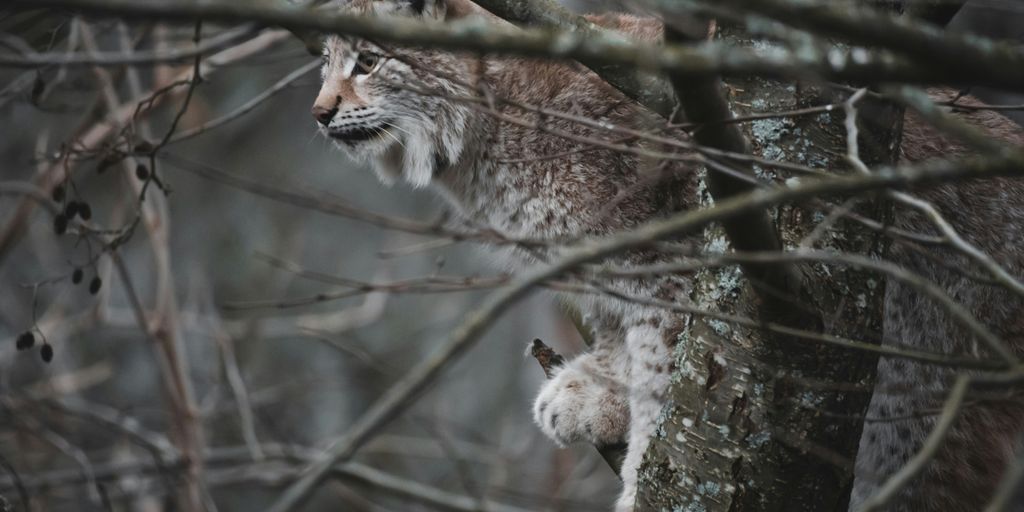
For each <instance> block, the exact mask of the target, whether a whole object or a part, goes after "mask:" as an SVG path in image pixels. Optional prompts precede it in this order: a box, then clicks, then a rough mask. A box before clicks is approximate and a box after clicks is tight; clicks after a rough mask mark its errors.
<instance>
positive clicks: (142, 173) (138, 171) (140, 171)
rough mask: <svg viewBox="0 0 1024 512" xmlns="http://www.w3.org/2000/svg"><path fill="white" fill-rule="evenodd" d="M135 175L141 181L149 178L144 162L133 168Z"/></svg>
mask: <svg viewBox="0 0 1024 512" xmlns="http://www.w3.org/2000/svg"><path fill="white" fill-rule="evenodd" d="M135 177H136V178H138V179H140V180H142V181H146V180H147V179H149V168H147V167H146V164H139V166H138V167H136V168H135Z"/></svg>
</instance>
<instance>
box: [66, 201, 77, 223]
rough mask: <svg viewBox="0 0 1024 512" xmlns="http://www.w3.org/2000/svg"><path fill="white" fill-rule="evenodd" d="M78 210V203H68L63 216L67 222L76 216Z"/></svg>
mask: <svg viewBox="0 0 1024 512" xmlns="http://www.w3.org/2000/svg"><path fill="white" fill-rule="evenodd" d="M78 209H79V206H78V201H68V204H67V205H65V206H64V216H65V217H67V218H68V220H72V219H74V218H75V215H78Z"/></svg>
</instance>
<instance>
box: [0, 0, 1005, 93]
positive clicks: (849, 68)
mask: <svg viewBox="0 0 1024 512" xmlns="http://www.w3.org/2000/svg"><path fill="white" fill-rule="evenodd" d="M6 6H7V7H9V8H15V9H38V8H71V9H77V10H79V11H81V12H83V13H86V14H98V15H110V16H119V17H124V18H142V19H161V20H166V21H191V20H195V19H204V20H209V21H211V22H221V23H243V22H255V23H258V24H262V25H268V26H280V27H283V28H286V29H289V30H292V31H295V30H313V31H319V32H324V33H339V34H347V35H351V36H358V37H366V38H371V39H374V40H378V41H386V42H391V43H398V44H406V45H421V46H431V47H434V48H443V49H450V50H468V51H475V52H482V53H498V54H514V55H524V56H535V57H552V58H568V59H576V60H578V61H580V62H583V63H586V64H591V65H624V66H632V67H635V68H636V69H640V70H644V71H648V72H659V71H664V72H675V73H681V74H687V75H692V76H714V75H722V76H752V75H760V76H767V77H776V78H779V77H803V76H820V77H824V78H828V79H832V80H838V81H856V82H879V81H887V82H906V83H949V84H959V85H987V86H993V87H1002V88H1007V89H1020V88H1024V66H1020V67H1018V68H1007V67H1005V66H1003V67H985V66H982V65H980V64H974V65H972V73H970V74H968V73H964V72H962V71H963V70H962V69H960V68H952V67H949V66H933V67H929V66H926V65H922V64H919V63H917V62H914V61H913V60H910V59H906V58H901V57H898V56H896V55H893V54H891V53H874V52H871V51H868V50H863V51H858V52H856V53H855V54H851V53H849V52H843V51H841V50H840V49H838V48H833V49H832V51H830V52H824V53H823V52H789V51H785V50H782V49H776V50H773V51H768V52H758V51H752V50H744V49H737V48H730V47H725V46H721V45H708V46H705V47H701V48H685V47H680V46H674V45H667V46H661V45H654V44H648V43H638V42H633V41H628V40H626V39H624V38H622V37H603V36H600V35H585V34H580V33H574V32H571V31H566V30H554V29H516V28H515V27H499V26H495V25H494V24H492V23H489V22H488V21H487V20H473V19H470V20H465V21H460V22H456V23H452V24H446V25H438V24H429V23H423V22H417V21H414V20H408V19H393V18H392V19H387V18H368V17H365V16H357V15H351V14H343V13H324V12H310V11H305V10H301V9H282V8H271V7H265V6H261V5H259V4H252V3H248V2H224V1H218V2H175V3H149V2H147V3H140V2H130V1H127V0H9V1H8V2H7V4H6ZM972 55H973V54H972ZM990 60H991V59H987V58H986V59H984V60H983V61H982V62H989V61H990ZM1004 61H1005V62H1016V57H1015V56H1013V55H1009V56H1006V55H1003V57H1002V58H1000V59H999V60H997V61H995V62H997V63H1003V62H1004Z"/></svg>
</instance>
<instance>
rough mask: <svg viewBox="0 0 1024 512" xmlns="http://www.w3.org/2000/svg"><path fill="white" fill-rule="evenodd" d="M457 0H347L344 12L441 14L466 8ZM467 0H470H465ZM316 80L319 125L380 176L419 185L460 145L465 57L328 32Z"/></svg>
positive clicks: (450, 160)
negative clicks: (459, 99)
mask: <svg viewBox="0 0 1024 512" xmlns="http://www.w3.org/2000/svg"><path fill="white" fill-rule="evenodd" d="M461 2H464V0H352V1H351V2H349V3H348V4H347V5H345V6H344V7H343V10H345V11H346V12H350V13H354V14H364V15H378V16H405V17H415V18H418V19H426V20H428V21H442V20H445V19H451V18H453V17H461V16H462V15H464V14H465V13H467V7H466V5H467V4H468V2H467V3H461ZM470 5H471V4H470ZM323 59H324V63H323V68H322V71H321V76H322V79H323V85H322V87H321V89H320V94H319V95H318V96H317V98H316V102H315V103H314V104H313V109H312V113H313V117H314V118H316V121H317V123H318V125H319V127H320V131H321V132H323V133H324V134H325V135H327V136H328V137H331V138H332V139H334V141H335V142H336V144H337V145H338V146H339V147H340V148H342V149H343V150H344V151H346V152H347V153H348V154H349V155H351V156H353V157H355V158H357V159H361V160H367V161H369V162H370V163H371V165H372V166H373V168H374V169H375V170H376V171H377V174H378V176H380V178H381V180H382V181H384V182H385V183H389V184H390V183H393V182H394V181H395V180H396V179H398V178H404V179H405V180H406V181H407V182H409V183H411V184H412V185H413V186H416V187H422V186H425V185H427V184H428V183H429V182H430V180H431V177H432V176H433V175H434V172H435V171H436V170H437V168H438V167H439V166H443V165H450V164H454V163H457V162H458V161H459V159H460V157H462V156H463V155H462V153H463V150H464V148H465V144H464V136H465V135H466V133H467V123H468V121H469V114H470V111H469V108H468V107H467V106H466V105H465V104H460V103H459V102H457V101H452V100H450V99H446V98H445V97H446V96H449V97H450V96H466V95H468V94H470V89H469V87H468V86H467V85H466V84H465V83H464V82H463V81H468V80H470V77H471V73H470V72H469V70H470V69H471V68H470V66H472V62H473V59H472V58H470V57H467V56H465V55H457V54H453V53H450V52H443V51H434V50H430V49H425V48H401V47H394V46H391V45H388V46H385V45H383V44H376V43H374V42H372V41H368V40H365V39H359V38H353V37H347V36H338V35H331V36H329V37H327V38H326V40H325V42H324V55H323Z"/></svg>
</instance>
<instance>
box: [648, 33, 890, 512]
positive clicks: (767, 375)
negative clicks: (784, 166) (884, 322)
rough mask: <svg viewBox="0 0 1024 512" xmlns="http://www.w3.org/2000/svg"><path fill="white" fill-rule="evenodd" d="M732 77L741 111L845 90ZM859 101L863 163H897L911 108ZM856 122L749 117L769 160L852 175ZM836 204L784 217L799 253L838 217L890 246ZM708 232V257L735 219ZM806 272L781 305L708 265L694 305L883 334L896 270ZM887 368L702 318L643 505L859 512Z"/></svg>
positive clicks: (853, 241)
mask: <svg viewBox="0 0 1024 512" xmlns="http://www.w3.org/2000/svg"><path fill="white" fill-rule="evenodd" d="M719 37H721V38H723V39H726V40H728V41H729V42H730V43H735V44H737V45H741V46H752V45H755V44H758V45H764V44H766V43H764V42H763V41H754V40H751V39H749V38H748V37H747V36H746V35H745V34H744V33H742V32H740V31H738V30H735V29H731V28H729V29H726V30H723V31H722V32H721V33H720V35H719ZM730 86H731V87H729V88H728V90H729V91H730V94H729V97H728V101H729V102H730V103H731V104H732V105H733V106H734V107H733V108H734V110H736V111H737V113H739V114H740V115H742V114H745V113H754V112H766V111H770V112H778V111H786V110H793V109H796V108H802V107H806V106H810V105H812V104H821V103H830V102H833V101H836V100H837V99H838V98H837V97H836V95H835V94H834V92H831V91H830V90H829V89H828V88H826V87H823V86H820V85H815V84H806V83H801V84H793V83H783V82H777V81H770V80H763V79H750V80H743V81H733V82H731V83H730ZM677 90H678V89H677ZM681 94H682V95H685V94H686V92H685V91H682V93H681ZM685 103H686V102H685V101H684V104H685ZM738 107H743V108H742V109H741V108H738ZM859 108H860V110H861V115H860V116H859V117H858V119H859V124H860V125H861V130H860V133H861V140H860V147H861V152H860V155H861V158H862V160H863V161H864V162H865V163H867V164H868V165H872V164H880V163H890V162H892V161H894V159H895V156H896V150H897V148H898V135H899V128H900V119H901V115H900V114H901V112H900V111H899V109H896V108H894V107H890V106H886V105H881V104H873V105H869V104H867V103H866V102H864V103H861V104H860V106H859ZM748 111H749V112H748ZM687 117H692V116H691V115H689V113H688V116H687ZM844 121H845V116H844V115H843V109H841V108H839V109H835V111H833V112H831V113H825V114H820V115H812V116H802V117H790V118H784V119H780V118H775V119H762V120H758V121H755V122H753V123H750V124H747V125H745V126H746V130H745V131H746V135H747V137H748V139H749V140H750V141H752V146H753V150H754V152H755V154H757V155H759V156H762V157H764V158H766V159H771V160H782V161H787V162H793V163H798V164H804V165H809V166H812V167H816V168H820V169H828V170H830V171H832V172H837V173H845V172H852V170H851V169H850V166H849V165H848V163H847V162H846V161H845V159H844V155H845V153H846V131H845V129H844ZM733 166H734V167H735V165H733ZM755 171H756V173H757V174H758V175H760V177H765V174H768V175H774V173H773V171H772V170H768V169H761V168H757V167H755ZM704 196H705V197H702V198H701V199H702V201H704V202H705V203H708V202H711V201H712V200H713V199H712V198H711V195H710V194H708V193H704ZM853 211H855V212H857V213H860V214H862V215H866V216H870V217H872V218H875V219H880V220H883V221H884V220H885V219H887V218H888V216H889V209H888V207H887V206H886V205H885V204H884V203H883V202H881V201H878V200H875V199H873V198H865V199H863V200H861V201H859V202H858V203H857V204H856V206H855V207H854V209H853ZM828 213H829V212H828V211H826V210H825V209H824V208H819V207H815V206H810V205H808V206H786V207H780V208H778V209H776V210H775V211H772V212H770V214H771V216H772V217H773V218H774V221H775V224H776V225H778V226H779V231H780V237H781V240H782V244H783V245H784V247H785V248H793V247H796V246H798V245H799V244H800V243H801V241H802V240H804V239H805V237H807V236H808V234H810V233H811V232H812V231H813V230H814V227H815V226H816V225H818V224H820V223H821V222H835V224H834V226H833V229H832V230H830V231H829V232H828V234H827V235H826V236H825V237H823V238H822V239H821V240H820V241H819V242H818V244H819V245H820V246H822V247H824V248H830V249H836V250H840V251H844V252H855V253H859V254H866V255H870V256H873V257H875V256H882V255H884V253H885V251H886V242H885V239H884V238H883V237H882V236H880V235H879V234H878V233H877V232H873V231H870V230H868V229H867V228H865V227H863V226H861V225H858V224H855V223H853V222H849V221H846V220H842V219H832V218H829V216H828ZM703 236H704V248H705V251H706V252H711V253H714V252H722V251H724V250H727V249H726V248H727V247H728V246H729V245H730V244H729V243H728V240H729V237H728V236H727V234H726V231H725V229H723V228H721V227H715V228H711V229H708V230H706V231H705V232H704V235H703ZM732 245H735V244H732ZM799 273H800V275H801V281H802V282H801V284H800V286H799V289H800V290H799V292H798V294H799V297H792V296H790V297H789V303H790V310H789V311H779V310H778V308H777V307H775V306H771V307H767V306H768V305H767V304H766V300H765V298H766V294H765V292H764V290H763V288H764V286H763V283H757V282H756V281H755V280H752V279H748V278H747V277H748V276H750V273H749V272H747V273H746V274H744V272H742V271H741V270H739V269H737V268H735V267H724V268H720V269H706V270H703V271H701V272H700V273H699V274H697V276H696V277H695V280H696V286H695V287H694V292H693V296H692V297H691V301H692V303H693V304H694V305H698V306H700V307H701V308H702V309H706V310H711V311H718V312H723V313H730V314H736V315H742V316H746V317H751V318H755V319H758V320H760V321H762V322H776V323H787V324H789V325H794V323H796V324H797V325H795V326H796V327H802V328H808V326H809V324H810V325H815V324H818V325H816V327H817V328H820V329H822V330H823V331H824V332H827V333H830V334H834V335H839V336H844V337H848V338H852V339H857V340H863V341H871V342H875V343H877V342H878V340H879V339H880V333H881V313H882V309H881V306H882V301H881V299H882V295H883V290H884V280H883V279H882V278H880V277H877V276H871V275H869V274H866V273H864V272H860V271H858V270H856V269H851V268H847V267H843V266H839V265H834V264H824V263H820V264H817V263H816V264H810V265H802V266H800V267H799ZM767 275H769V276H770V273H769V274H767ZM759 287H760V288H762V290H760V291H759V290H758V288H759ZM769 294H770V292H769ZM819 319H820V320H819ZM876 363H877V357H875V356H873V355H870V354H866V353H863V352H855V351H850V350H844V349H839V348H835V347H830V346H824V345H822V344H821V343H816V342H813V341H806V340H800V339H797V338H789V337H781V336H778V335H769V334H768V333H767V332H766V331H764V330H759V329H748V328H743V327H740V326H737V325H731V324H728V323H725V322H721V321H718V320H712V319H708V318H698V317H692V318H690V319H688V322H687V328H686V330H685V331H684V332H682V333H681V334H680V336H679V343H678V350H677V361H676V368H677V369H676V371H675V374H674V384H673V387H672V390H671V394H670V399H671V402H670V405H669V406H668V407H667V408H666V410H665V412H664V415H663V421H662V423H661V427H660V428H659V430H658V432H657V436H656V439H655V441H654V442H653V443H652V446H651V449H650V450H649V451H648V453H647V456H646V459H645V462H644V465H643V467H642V469H641V482H642V484H641V494H640V497H639V500H638V505H639V508H640V509H641V510H694V511H697V510H699V511H712V510H722V511H725V510H729V511H741V510H758V511H763V510H786V511H791V510H814V511H820V510H845V509H846V507H847V502H848V500H849V491H850V487H851V484H852V461H853V458H854V456H855V454H856V450H857V445H858V441H859V438H860V432H861V419H859V418H861V417H862V415H863V413H864V411H865V410H866V407H867V404H868V400H869V399H870V389H871V383H872V382H873V380H874V372H875V365H876ZM822 382H835V383H854V384H857V385H860V386H861V387H862V390H861V391H852V392H851V391H849V390H843V389H841V388H840V389H836V388H833V389H829V386H827V385H825V386H822V385H820V383H822ZM865 390H866V391H865ZM826 411H827V412H828V413H836V414H835V415H833V414H826V413H825V412H826Z"/></svg>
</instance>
